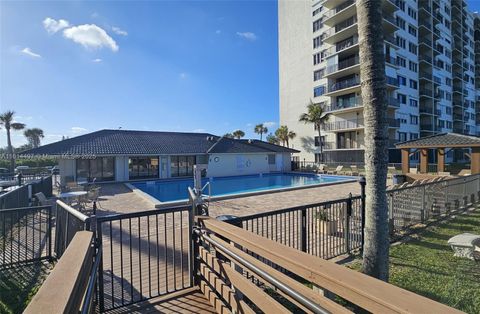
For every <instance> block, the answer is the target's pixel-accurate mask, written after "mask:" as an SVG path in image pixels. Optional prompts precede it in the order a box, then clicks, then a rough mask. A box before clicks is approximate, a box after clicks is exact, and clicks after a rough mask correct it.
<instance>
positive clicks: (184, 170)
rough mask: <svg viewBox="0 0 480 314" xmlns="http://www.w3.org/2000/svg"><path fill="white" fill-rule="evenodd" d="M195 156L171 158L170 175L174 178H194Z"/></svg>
mask: <svg viewBox="0 0 480 314" xmlns="http://www.w3.org/2000/svg"><path fill="white" fill-rule="evenodd" d="M193 165H195V156H170V175H171V176H172V177H185V176H193Z"/></svg>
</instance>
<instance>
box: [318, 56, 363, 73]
mask: <svg viewBox="0 0 480 314" xmlns="http://www.w3.org/2000/svg"><path fill="white" fill-rule="evenodd" d="M359 64H360V58H359V56H354V57H351V58H348V59H345V60H342V61H340V62H338V63H337V64H334V65H331V66H329V67H327V68H326V70H325V77H328V76H330V77H331V74H333V73H336V74H337V75H338V76H344V75H349V74H352V73H358V72H359V70H358V69H357V67H355V66H357V65H359ZM346 69H350V71H342V70H346ZM340 71H341V73H339V72H340ZM347 72H348V73H347Z"/></svg>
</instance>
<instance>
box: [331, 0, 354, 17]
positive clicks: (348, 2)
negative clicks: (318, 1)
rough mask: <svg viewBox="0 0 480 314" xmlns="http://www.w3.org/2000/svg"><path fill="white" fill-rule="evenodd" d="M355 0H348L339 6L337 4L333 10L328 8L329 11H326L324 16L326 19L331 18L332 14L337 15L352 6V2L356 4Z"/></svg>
mask: <svg viewBox="0 0 480 314" xmlns="http://www.w3.org/2000/svg"><path fill="white" fill-rule="evenodd" d="M354 3H355V1H354V0H349V1H346V2H344V3H342V4H340V5H338V6H336V7H335V8H333V9H331V10H328V11H327V12H325V13H324V15H323V16H324V18H325V19H329V18H331V17H332V16H334V15H336V14H337V13H339V12H341V11H343V10H344V9H346V8H348V7H349V6H351V5H352V4H354Z"/></svg>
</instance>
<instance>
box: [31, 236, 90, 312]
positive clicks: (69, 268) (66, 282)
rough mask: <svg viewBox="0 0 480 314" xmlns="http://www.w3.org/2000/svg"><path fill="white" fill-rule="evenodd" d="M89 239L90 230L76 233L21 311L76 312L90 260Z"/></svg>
mask: <svg viewBox="0 0 480 314" xmlns="http://www.w3.org/2000/svg"><path fill="white" fill-rule="evenodd" d="M92 239H93V232H90V231H79V232H77V233H76V234H75V236H74V237H73V239H72V242H70V245H69V246H68V248H67V250H66V251H65V253H64V254H63V255H62V257H61V258H60V260H59V261H58V263H57V265H56V266H55V268H54V269H53V271H52V272H51V273H50V275H49V276H48V277H47V279H46V280H45V282H44V283H43V285H42V286H41V287H40V290H38V292H37V294H35V296H34V297H33V299H32V301H31V302H30V304H29V305H28V307H27V308H26V309H25V312H24V313H27V314H30V313H31V314H39V313H40V314H42V313H45V314H50V313H78V312H79V310H80V307H81V305H82V302H83V297H84V295H85V291H86V288H87V284H88V279H89V275H90V271H91V267H92V263H93V253H94V248H93V246H92Z"/></svg>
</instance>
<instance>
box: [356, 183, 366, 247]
mask: <svg viewBox="0 0 480 314" xmlns="http://www.w3.org/2000/svg"><path fill="white" fill-rule="evenodd" d="M358 183H360V190H361V194H360V195H361V199H362V211H361V219H362V247H361V249H362V251H363V246H364V244H365V206H366V205H365V202H366V199H365V185H367V180H365V177H364V176H361V177H360V179H359V180H358Z"/></svg>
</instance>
